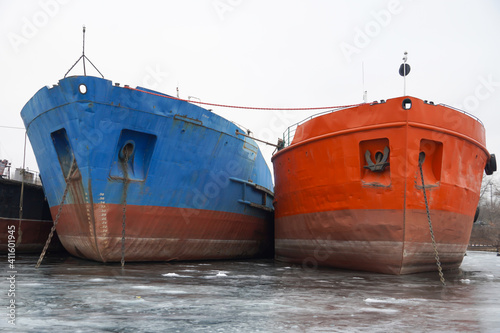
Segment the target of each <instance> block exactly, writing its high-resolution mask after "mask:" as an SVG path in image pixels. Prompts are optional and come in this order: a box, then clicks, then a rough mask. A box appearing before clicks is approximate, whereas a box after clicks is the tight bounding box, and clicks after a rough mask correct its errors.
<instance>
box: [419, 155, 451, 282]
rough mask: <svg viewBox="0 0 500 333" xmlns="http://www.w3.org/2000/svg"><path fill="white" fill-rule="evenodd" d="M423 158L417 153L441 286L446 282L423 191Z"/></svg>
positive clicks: (425, 198)
mask: <svg viewBox="0 0 500 333" xmlns="http://www.w3.org/2000/svg"><path fill="white" fill-rule="evenodd" d="M424 160H425V153H423V152H421V153H420V154H419V158H418V167H419V169H420V178H421V179H422V191H423V192H424V201H425V210H426V212H427V221H428V223H429V231H430V233H431V240H432V247H433V248H434V254H435V258H436V265H437V267H438V272H439V279H440V280H441V283H442V284H443V286H446V283H445V280H444V275H443V269H442V268H441V262H440V261H439V253H438V250H437V245H436V239H435V238H434V231H433V230H432V222H431V214H430V211H429V203H428V201H427V194H426V193H425V184H424V172H423V171H422V164H423V163H424Z"/></svg>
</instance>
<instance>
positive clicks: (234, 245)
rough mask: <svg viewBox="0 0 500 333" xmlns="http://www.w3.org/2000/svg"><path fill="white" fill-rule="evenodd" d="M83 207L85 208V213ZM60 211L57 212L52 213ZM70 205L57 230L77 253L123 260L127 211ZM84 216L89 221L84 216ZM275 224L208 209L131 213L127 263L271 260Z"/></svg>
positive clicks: (154, 209) (130, 208) (134, 210)
mask: <svg viewBox="0 0 500 333" xmlns="http://www.w3.org/2000/svg"><path fill="white" fill-rule="evenodd" d="M82 206H83V209H82ZM57 208H58V207H53V208H52V213H53V214H54V212H57ZM93 209H94V213H95V219H94V218H92V214H89V213H85V215H83V213H82V212H90V210H87V209H86V207H85V205H65V206H64V207H63V210H62V214H61V219H60V222H59V224H58V225H57V230H58V233H59V237H60V239H61V242H62V244H63V245H64V247H65V248H66V250H67V251H68V252H70V253H71V254H73V255H75V256H77V257H80V258H84V259H91V260H96V261H101V262H119V261H120V260H121V258H122V221H123V206H122V205H111V204H106V206H105V207H103V206H102V205H99V204H96V205H95V206H94V208H93ZM82 215H83V216H82ZM271 221H272V220H265V219H259V218H256V217H250V216H247V215H241V214H234V213H226V212H216V211H207V210H196V209H184V208H172V207H146V206H132V205H129V206H127V208H126V218H125V253H124V257H125V261H171V260H209V259H232V258H251V257H258V256H265V255H270V254H271V251H272V249H273V239H272V223H271Z"/></svg>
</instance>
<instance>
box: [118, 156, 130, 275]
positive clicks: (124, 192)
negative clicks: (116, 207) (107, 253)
mask: <svg viewBox="0 0 500 333" xmlns="http://www.w3.org/2000/svg"><path fill="white" fill-rule="evenodd" d="M122 152H123V161H122V167H123V176H124V177H125V179H124V184H123V186H124V189H123V214H122V258H121V261H120V262H121V265H122V267H124V266H125V226H126V220H127V191H128V181H129V180H128V168H127V164H128V159H129V153H130V152H129V150H128V149H125V148H124V149H123V150H122Z"/></svg>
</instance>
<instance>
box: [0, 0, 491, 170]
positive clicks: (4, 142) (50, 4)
mask: <svg viewBox="0 0 500 333" xmlns="http://www.w3.org/2000/svg"><path fill="white" fill-rule="evenodd" d="M82 25H86V27H87V33H86V50H85V54H86V55H87V56H88V57H89V59H90V60H91V61H92V62H93V63H94V64H95V65H96V66H97V68H98V69H99V70H100V71H101V72H102V73H103V74H104V76H105V78H107V79H109V80H112V81H113V82H119V83H121V84H129V85H131V86H145V87H147V88H151V89H155V90H158V91H161V92H164V93H167V94H171V95H175V94H176V87H179V90H180V97H181V98H188V96H194V97H196V98H199V99H201V100H202V101H204V102H211V103H220V104H231V105H243V106H258V107H313V106H336V105H346V104H354V103H360V102H362V99H363V88H364V89H365V90H367V91H368V100H369V101H373V100H380V99H388V98H393V97H398V96H402V95H403V79H402V78H401V77H400V76H399V74H398V68H399V66H400V64H401V62H402V57H403V53H404V51H408V63H409V64H410V65H411V69H412V70H411V73H410V75H409V76H408V78H407V95H411V96H414V97H417V98H421V99H427V100H433V101H434V102H437V103H445V104H449V105H452V106H456V107H460V108H463V109H465V110H466V111H468V112H470V113H472V114H473V115H476V116H477V117H479V118H480V119H481V120H482V121H483V123H484V124H485V127H486V137H487V146H488V149H489V150H490V152H491V153H496V154H500V129H499V125H500V121H499V119H500V115H499V112H500V65H499V61H500V42H499V40H498V34H499V32H500V1H494V0H489V1H487V0H476V1H461V0H458V1H457V0H453V1H452V0H449V1H439V0H424V1H417V0H414V1H411V0H399V1H398V0H381V1H374V0H360V1H352V0H345V1H334V0H308V1H305V0H303V1H298V0H282V1H272V0H266V1H264V0H196V1H147V0H146V1H144V0H143V1H137V0H135V1H124V0H121V1H80V0H64V1H63V0H40V1H13V0H12V1H11V0H0V36H1V39H0V50H1V52H0V77H1V80H0V126H10V127H20V128H22V127H23V123H22V120H21V117H20V115H19V113H20V111H21V109H22V107H23V106H24V105H25V103H26V102H27V101H28V100H29V99H30V98H31V97H32V96H33V95H34V94H35V93H36V92H37V91H38V90H39V89H40V88H41V87H43V86H45V85H51V84H55V83H57V81H58V80H59V79H61V78H63V76H64V74H65V73H66V72H67V71H68V69H69V68H70V67H71V66H72V65H73V64H74V62H75V61H76V60H77V59H78V57H79V56H80V55H81V53H82ZM362 67H364V80H363V75H362ZM87 69H88V67H87ZM72 74H83V69H82V66H81V64H79V66H78V67H77V68H75V70H73V71H72ZM87 74H90V75H97V73H96V72H95V71H91V70H90V69H88V73H87ZM363 81H364V84H363ZM213 110H214V112H216V113H218V114H220V115H222V116H224V117H226V118H228V119H229V120H232V121H234V122H236V123H238V124H240V125H242V126H244V127H245V128H249V129H250V130H251V131H252V132H253V133H254V135H255V137H256V138H259V139H263V140H268V141H272V142H273V143H275V142H276V141H277V139H278V137H281V135H282V133H283V132H284V131H285V130H286V128H287V127H288V126H290V125H292V124H294V123H296V122H297V121H300V120H302V119H304V118H305V117H307V116H309V115H312V114H314V113H315V112H304V111H279V112H278V111H249V110H239V109H223V108H217V107H216V108H213ZM23 143H24V130H22V129H15V128H13V129H11V128H5V127H0V158H2V159H3V158H7V159H9V160H10V161H11V162H12V165H13V166H14V167H19V166H22V162H23ZM261 148H262V150H263V152H264V156H265V157H266V160H267V162H268V165H269V167H271V168H272V165H271V161H270V159H271V154H272V152H273V150H274V147H270V146H265V145H261ZM26 165H27V167H29V168H31V169H37V166H36V161H35V159H34V155H33V152H32V151H31V148H30V147H29V145H28V152H27V160H26Z"/></svg>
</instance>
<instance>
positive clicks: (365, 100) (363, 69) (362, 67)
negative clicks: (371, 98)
mask: <svg viewBox="0 0 500 333" xmlns="http://www.w3.org/2000/svg"><path fill="white" fill-rule="evenodd" d="M361 76H362V78H361V80H362V82H363V103H367V102H368V92H367V91H366V90H365V62H364V61H363V62H361Z"/></svg>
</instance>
